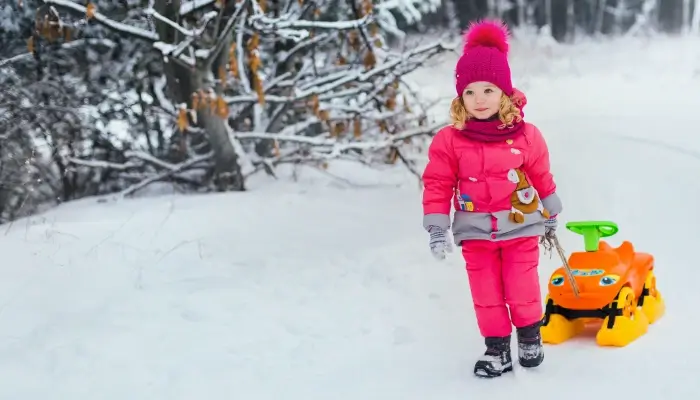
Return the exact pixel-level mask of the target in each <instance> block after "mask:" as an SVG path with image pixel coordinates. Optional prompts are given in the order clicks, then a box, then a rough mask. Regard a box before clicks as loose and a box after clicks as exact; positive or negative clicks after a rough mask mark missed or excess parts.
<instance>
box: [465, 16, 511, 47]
mask: <svg viewBox="0 0 700 400" xmlns="http://www.w3.org/2000/svg"><path fill="white" fill-rule="evenodd" d="M479 46H483V47H494V48H496V49H498V51H500V52H502V53H504V54H508V27H507V26H506V24H505V23H504V22H503V21H499V20H483V21H479V22H476V23H474V22H473V23H471V24H470V25H469V28H468V29H467V32H466V33H465V34H464V51H465V52H466V51H467V50H468V49H471V48H473V47H479Z"/></svg>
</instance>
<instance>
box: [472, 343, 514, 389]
mask: <svg viewBox="0 0 700 400" xmlns="http://www.w3.org/2000/svg"><path fill="white" fill-rule="evenodd" d="M485 341H486V352H485V353H484V355H483V356H481V357H479V360H478V361H477V362H476V365H474V375H476V376H480V377H484V378H495V377H498V376H501V374H503V373H505V372H508V371H512V370H513V360H512V358H511V355H510V335H508V336H505V337H487V338H486V340H485Z"/></svg>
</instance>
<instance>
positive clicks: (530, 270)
mask: <svg viewBox="0 0 700 400" xmlns="http://www.w3.org/2000/svg"><path fill="white" fill-rule="evenodd" d="M538 241H539V238H538V237H537V236H534V237H524V238H516V239H509V240H504V241H497V242H491V241H489V240H465V241H463V242H462V255H463V256H464V260H465V261H466V263H467V275H468V276H469V287H470V289H471V292H472V300H473V301H474V310H475V312H476V320H477V323H478V325H479V330H480V331H481V335H482V336H484V337H493V336H499V337H503V336H508V335H510V334H511V331H512V328H511V326H512V325H514V326H515V327H516V328H520V327H524V326H528V325H530V324H534V323H535V322H537V321H539V320H540V319H541V318H542V303H541V294H540V282H539V275H538V273H537V266H538V264H539V258H540V249H539V244H538ZM506 305H507V306H508V308H506ZM509 310H510V314H509V313H508V311H509Z"/></svg>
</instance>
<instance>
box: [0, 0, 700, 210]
mask: <svg viewBox="0 0 700 400" xmlns="http://www.w3.org/2000/svg"><path fill="white" fill-rule="evenodd" d="M695 6H696V0H315V1H314V0H120V1H112V0H92V1H91V0H88V1H83V0H43V1H42V0H8V1H6V2H4V4H3V5H2V6H0V87H2V90H0V223H3V222H7V221H11V220H13V219H16V218H18V217H21V216H25V215H29V214H31V213H34V212H36V211H38V210H40V209H42V208H43V207H50V206H53V205H56V204H58V203H61V202H65V201H70V200H73V199H78V198H82V197H86V196H96V195H105V194H114V195H115V196H120V197H123V196H130V195H133V194H134V193H136V192H137V191H138V190H139V189H142V188H144V187H147V186H148V185H149V184H152V183H154V182H166V183H168V184H170V185H173V186H174V187H175V188H177V189H178V190H182V191H200V192H201V191H204V192H206V191H241V190H245V189H246V179H247V178H249V177H250V176H251V175H253V174H257V173H263V174H269V175H272V176H274V175H275V169H276V167H277V166H279V165H280V164H285V163H291V164H305V165H312V166H315V167H317V168H321V169H323V168H325V167H327V165H328V164H327V163H328V162H329V161H331V160H333V159H339V158H342V159H348V160H355V161H357V162H361V163H367V164H375V165H386V164H389V165H391V164H395V163H402V164H404V165H405V166H406V167H407V168H408V169H409V170H411V171H413V172H414V173H416V174H417V173H418V171H417V170H416V168H415V166H414V164H413V161H412V160H411V158H410V157H407V156H406V153H408V152H410V151H412V150H413V148H415V147H419V148H420V147H421V146H424V145H425V140H426V139H427V138H429V135H430V134H432V133H434V132H435V131H436V130H437V129H438V128H440V127H441V126H443V124H444V123H445V120H441V119H437V120H436V119H433V118H431V112H430V106H431V104H429V103H428V102H427V101H426V100H425V99H424V98H423V97H422V96H421V93H420V92H421V91H420V89H419V88H416V87H414V86H413V85H411V83H410V82H409V81H407V80H406V79H404V78H405V77H406V75H407V74H409V73H410V72H412V71H414V70H415V69H416V68H418V67H420V66H421V65H423V64H424V63H426V62H427V61H428V60H430V59H431V58H433V57H435V56H437V55H439V54H440V53H443V52H446V51H459V50H460V49H461V43H460V42H459V40H460V37H459V33H460V31H461V30H462V29H463V28H464V27H466V25H467V24H468V22H469V21H471V20H474V19H478V18H482V17H493V16H497V17H501V18H503V19H504V20H506V21H507V22H508V24H509V25H510V26H511V27H513V28H514V29H516V28H517V29H516V30H515V32H516V33H517V32H518V29H519V30H520V31H521V32H522V31H524V30H525V29H527V30H530V31H533V32H535V33H536V34H538V35H543V36H551V37H552V38H553V39H554V40H556V41H558V42H561V43H572V42H575V41H576V40H578V39H579V38H582V37H603V38H604V37H607V36H619V35H654V34H659V33H665V34H693V35H696V34H698V29H699V27H700V8H696V7H695ZM416 38H422V39H421V40H416ZM426 38H427V39H426Z"/></svg>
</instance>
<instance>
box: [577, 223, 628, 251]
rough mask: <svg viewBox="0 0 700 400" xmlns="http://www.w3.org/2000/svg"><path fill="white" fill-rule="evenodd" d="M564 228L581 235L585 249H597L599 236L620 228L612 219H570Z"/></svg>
mask: <svg viewBox="0 0 700 400" xmlns="http://www.w3.org/2000/svg"><path fill="white" fill-rule="evenodd" d="M566 229H568V230H570V231H571V232H574V233H578V234H579V235H583V243H584V246H585V249H586V251H598V242H599V240H600V238H604V237H608V236H612V235H614V234H616V233H617V232H618V231H619V230H620V229H619V228H618V227H617V224H616V223H614V222H612V221H571V222H567V223H566Z"/></svg>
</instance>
